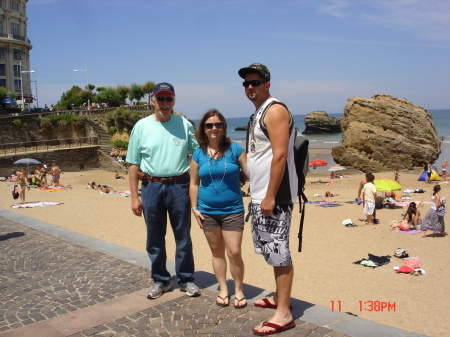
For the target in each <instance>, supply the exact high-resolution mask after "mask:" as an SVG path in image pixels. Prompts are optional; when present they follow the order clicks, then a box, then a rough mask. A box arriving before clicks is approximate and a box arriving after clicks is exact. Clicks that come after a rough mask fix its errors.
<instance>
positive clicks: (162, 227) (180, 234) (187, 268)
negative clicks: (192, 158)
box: [141, 174, 194, 285]
mask: <svg viewBox="0 0 450 337" xmlns="http://www.w3.org/2000/svg"><path fill="white" fill-rule="evenodd" d="M189 181H190V178H189V175H188V174H187V175H185V176H184V177H182V178H180V179H178V180H177V181H175V182H172V183H166V184H163V183H159V182H151V181H149V182H148V183H147V185H142V188H141V199H142V208H143V213H144V218H145V222H146V225H147V253H148V256H149V257H150V260H151V262H152V270H151V277H152V279H153V280H154V281H155V283H160V284H162V285H168V284H169V283H170V273H169V272H168V271H167V268H166V261H167V254H166V239H165V237H166V232H167V214H169V220H170V225H171V226H172V231H173V233H174V237H175V244H176V252H175V253H176V254H175V270H176V273H177V280H178V284H180V285H183V284H185V283H186V282H193V281H194V256H193V254H192V241H191V234H190V231H191V206H190V200H189Z"/></svg>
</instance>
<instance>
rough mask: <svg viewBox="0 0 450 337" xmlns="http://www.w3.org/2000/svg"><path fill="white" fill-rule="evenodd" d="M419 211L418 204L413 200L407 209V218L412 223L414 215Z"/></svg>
mask: <svg viewBox="0 0 450 337" xmlns="http://www.w3.org/2000/svg"><path fill="white" fill-rule="evenodd" d="M416 213H417V205H416V203H415V202H414V201H413V202H411V203H410V204H409V206H408V209H407V210H406V214H405V218H407V219H406V220H407V221H408V223H411V222H412V221H413V216H414V215H416Z"/></svg>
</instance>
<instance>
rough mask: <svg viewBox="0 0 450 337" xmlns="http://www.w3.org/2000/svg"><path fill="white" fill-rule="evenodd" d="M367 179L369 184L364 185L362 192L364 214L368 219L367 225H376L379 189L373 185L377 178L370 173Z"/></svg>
mask: <svg viewBox="0 0 450 337" xmlns="http://www.w3.org/2000/svg"><path fill="white" fill-rule="evenodd" d="M366 179H367V183H366V184H365V185H364V187H363V190H362V192H363V193H362V194H363V204H364V214H365V215H366V217H367V224H368V225H374V224H375V223H374V222H373V214H374V212H375V200H376V199H377V189H376V188H375V185H374V184H373V181H374V179H375V177H374V175H373V174H372V173H369V174H367V176H366Z"/></svg>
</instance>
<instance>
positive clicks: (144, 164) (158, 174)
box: [126, 82, 200, 299]
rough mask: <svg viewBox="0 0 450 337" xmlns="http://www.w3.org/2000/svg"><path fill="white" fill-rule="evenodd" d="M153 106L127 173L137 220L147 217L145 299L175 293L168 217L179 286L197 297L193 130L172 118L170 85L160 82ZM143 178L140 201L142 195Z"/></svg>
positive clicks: (135, 137) (135, 139)
mask: <svg viewBox="0 0 450 337" xmlns="http://www.w3.org/2000/svg"><path fill="white" fill-rule="evenodd" d="M151 101H152V104H153V105H154V107H155V113H154V114H153V115H150V116H148V117H146V118H144V119H142V120H140V121H139V122H137V123H136V125H135V126H134V128H133V130H132V132H131V136H130V143H129V145H128V153H127V158H126V161H127V162H128V163H130V164H131V165H130V167H129V171H128V172H129V179H130V190H131V209H132V211H133V213H134V214H135V215H137V216H142V214H144V218H145V223H146V225H147V252H148V255H149V257H150V260H151V262H152V270H151V277H152V280H153V285H152V287H151V289H150V290H149V292H148V295H147V298H149V299H155V298H158V297H160V296H161V295H162V294H163V293H164V292H166V291H169V290H170V288H171V285H170V278H171V275H170V273H169V272H168V271H167V268H166V262H167V255H166V244H165V236H166V230H167V214H168V215H169V219H170V224H171V226H172V230H173V233H174V236H175V243H176V254H175V268H176V274H177V280H178V284H179V285H180V289H181V291H185V292H186V294H187V295H188V296H198V295H200V290H199V288H198V286H197V285H195V283H194V257H193V254H192V241H191V236H190V230H191V214H190V201H189V180H190V178H189V173H188V170H189V161H188V152H191V153H193V152H194V150H195V149H196V148H197V147H198V145H197V141H196V140H195V137H194V128H193V126H192V124H191V123H190V122H189V121H188V120H187V119H186V118H183V117H181V116H179V115H175V114H173V107H174V105H175V89H174V88H173V86H172V85H171V84H169V83H165V82H164V83H158V84H157V85H156V86H155V90H154V91H153V96H152V98H151ZM140 171H142V172H140ZM139 177H140V179H141V180H142V187H141V198H142V201H141V200H140V199H139V195H138V179H139Z"/></svg>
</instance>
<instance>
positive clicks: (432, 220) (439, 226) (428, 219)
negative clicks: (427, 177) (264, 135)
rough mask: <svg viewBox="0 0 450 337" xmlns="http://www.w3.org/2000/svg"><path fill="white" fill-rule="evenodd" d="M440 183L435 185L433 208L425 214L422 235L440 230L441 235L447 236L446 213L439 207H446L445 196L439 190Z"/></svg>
mask: <svg viewBox="0 0 450 337" xmlns="http://www.w3.org/2000/svg"><path fill="white" fill-rule="evenodd" d="M440 191H441V186H440V185H437V184H436V185H434V187H433V193H432V194H431V208H430V210H429V211H428V212H427V214H426V215H425V216H424V218H423V221H422V226H421V229H422V230H423V233H422V237H426V236H427V231H433V232H439V233H441V236H445V222H444V214H442V213H441V214H440V212H439V208H440V207H444V208H445V206H444V202H445V201H444V200H446V199H444V198H441V196H440V195H439V192H440Z"/></svg>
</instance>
